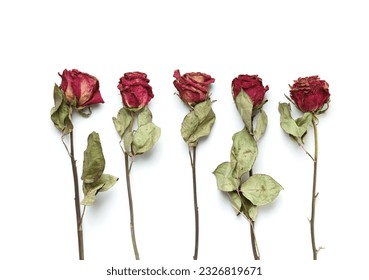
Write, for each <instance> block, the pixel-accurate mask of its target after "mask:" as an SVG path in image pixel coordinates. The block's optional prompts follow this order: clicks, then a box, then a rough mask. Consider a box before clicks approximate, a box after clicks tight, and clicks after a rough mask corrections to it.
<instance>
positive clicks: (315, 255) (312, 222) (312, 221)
mask: <svg viewBox="0 0 369 280" xmlns="http://www.w3.org/2000/svg"><path fill="white" fill-rule="evenodd" d="M315 118H316V117H315V116H314V118H313V128H314V144H315V149H314V176H313V192H312V198H311V218H310V234H311V246H312V249H313V259H314V260H317V258H318V249H317V248H316V245H315V202H316V198H317V196H318V194H317V193H316V177H317V176H316V174H317V167H318V129H317V124H316V123H315Z"/></svg>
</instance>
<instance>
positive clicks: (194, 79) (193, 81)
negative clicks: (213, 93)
mask: <svg viewBox="0 0 369 280" xmlns="http://www.w3.org/2000/svg"><path fill="white" fill-rule="evenodd" d="M173 77H174V78H176V79H175V80H174V81H173V84H174V86H175V87H176V89H177V90H178V92H179V97H180V98H181V99H182V100H183V102H185V103H187V104H189V105H191V106H193V105H196V104H198V103H200V102H203V101H205V100H206V99H208V97H209V86H210V84H211V83H214V81H215V79H213V78H212V77H211V76H210V75H208V74H204V73H200V72H191V73H186V74H184V75H183V76H181V74H180V73H179V70H176V71H174V74H173Z"/></svg>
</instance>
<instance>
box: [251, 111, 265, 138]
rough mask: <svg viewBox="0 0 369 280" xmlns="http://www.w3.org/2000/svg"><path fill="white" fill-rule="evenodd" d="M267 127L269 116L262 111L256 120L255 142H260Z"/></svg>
mask: <svg viewBox="0 0 369 280" xmlns="http://www.w3.org/2000/svg"><path fill="white" fill-rule="evenodd" d="M267 125H268V116H267V114H266V113H265V112H264V111H263V110H260V113H259V114H258V118H257V120H256V128H255V131H254V139H255V141H259V140H260V138H261V137H262V136H263V134H264V133H265V130H266V128H267Z"/></svg>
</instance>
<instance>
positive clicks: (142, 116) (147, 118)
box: [137, 106, 152, 126]
mask: <svg viewBox="0 0 369 280" xmlns="http://www.w3.org/2000/svg"><path fill="white" fill-rule="evenodd" d="M137 122H138V126H143V125H145V124H148V123H150V122H152V113H151V111H150V109H149V108H148V107H147V106H145V107H143V109H142V111H141V112H140V113H139V114H138V118H137Z"/></svg>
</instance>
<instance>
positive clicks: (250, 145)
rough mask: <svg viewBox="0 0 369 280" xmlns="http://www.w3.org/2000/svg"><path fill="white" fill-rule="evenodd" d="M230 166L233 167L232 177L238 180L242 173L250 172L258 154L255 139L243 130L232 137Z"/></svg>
mask: <svg viewBox="0 0 369 280" xmlns="http://www.w3.org/2000/svg"><path fill="white" fill-rule="evenodd" d="M232 140H233V145H232V149H231V164H232V165H234V166H235V169H234V172H233V173H234V174H233V176H234V177H236V178H240V177H241V176H242V175H243V174H244V173H246V172H248V171H250V170H251V168H252V166H253V165H254V162H255V159H256V156H257V154H258V147H257V144H256V141H255V139H254V138H253V137H252V136H251V135H250V134H249V133H248V132H247V130H246V129H243V130H241V131H239V132H237V133H235V134H234V135H233V137H232Z"/></svg>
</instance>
